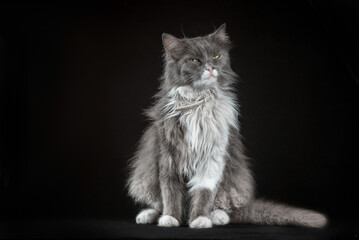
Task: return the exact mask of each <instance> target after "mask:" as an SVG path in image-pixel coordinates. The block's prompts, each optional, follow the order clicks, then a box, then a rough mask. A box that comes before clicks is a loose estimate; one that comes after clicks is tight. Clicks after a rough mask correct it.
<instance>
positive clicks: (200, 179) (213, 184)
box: [188, 154, 225, 228]
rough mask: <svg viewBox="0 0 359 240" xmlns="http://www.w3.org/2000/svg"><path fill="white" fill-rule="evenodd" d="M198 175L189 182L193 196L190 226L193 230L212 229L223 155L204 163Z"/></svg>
mask: <svg viewBox="0 0 359 240" xmlns="http://www.w3.org/2000/svg"><path fill="white" fill-rule="evenodd" d="M202 162H203V163H204V164H203V165H199V166H198V167H197V172H196V174H195V175H194V176H193V177H192V178H191V180H190V181H189V182H188V186H189V187H190V189H189V194H190V196H191V210H190V218H189V226H190V227H191V228H210V227H212V221H211V219H210V212H211V210H212V209H213V207H214V199H215V196H216V193H217V185H218V183H219V181H220V179H221V178H222V175H223V169H224V164H225V161H224V159H223V155H222V154H218V155H217V156H216V157H214V158H213V159H207V160H206V161H202Z"/></svg>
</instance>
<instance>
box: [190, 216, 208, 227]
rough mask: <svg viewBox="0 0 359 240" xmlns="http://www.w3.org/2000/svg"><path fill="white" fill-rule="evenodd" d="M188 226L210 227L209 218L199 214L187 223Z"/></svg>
mask: <svg viewBox="0 0 359 240" xmlns="http://www.w3.org/2000/svg"><path fill="white" fill-rule="evenodd" d="M189 227H190V228H211V227H212V222H211V219H209V218H208V217H205V216H199V217H197V218H196V219H195V220H193V221H192V222H191V223H190V224H189Z"/></svg>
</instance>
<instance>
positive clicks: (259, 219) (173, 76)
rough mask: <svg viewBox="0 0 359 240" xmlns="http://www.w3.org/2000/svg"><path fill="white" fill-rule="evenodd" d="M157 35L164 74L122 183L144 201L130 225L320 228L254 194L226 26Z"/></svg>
mask: <svg viewBox="0 0 359 240" xmlns="http://www.w3.org/2000/svg"><path fill="white" fill-rule="evenodd" d="M162 41H163V45H164V48H165V54H164V61H165V69H164V74H163V76H162V81H161V86H160V90H159V92H158V93H157V94H156V95H155V98H156V101H155V103H154V105H153V106H152V107H150V108H149V109H148V110H147V111H146V114H147V116H148V117H149V120H150V121H151V123H150V126H149V127H148V128H147V130H146V131H145V132H144V134H143V136H142V138H141V141H140V145H139V147H138V150H137V152H136V154H135V156H134V157H133V158H132V159H131V161H130V167H131V168H130V175H129V179H128V182H127V187H128V191H129V194H130V196H131V197H133V199H134V200H135V201H136V202H138V203H140V204H143V205H146V206H147V207H149V209H146V210H144V211H142V212H141V213H140V214H139V215H138V216H137V218H136V221H137V223H156V222H158V224H159V226H165V227H169V226H178V225H180V224H181V223H183V221H185V220H187V221H188V223H189V226H190V227H193V228H207V227H211V226H212V222H211V221H213V224H217V225H219V224H226V223H228V222H229V221H228V215H229V216H230V221H231V222H236V223H255V224H269V225H272V224H277V225H299V226H308V227H323V226H325V224H326V222H327V220H326V217H325V216H324V215H322V214H320V213H316V212H313V211H310V210H305V209H299V208H293V207H289V206H285V205H282V204H276V203H272V202H265V201H263V200H256V199H255V198H254V180H253V177H252V173H251V170H250V159H249V158H248V157H246V155H245V149H244V146H243V144H242V141H241V136H240V133H239V130H240V129H239V122H238V115H239V106H238V104H237V99H236V95H235V89H234V87H233V84H234V83H235V82H236V77H237V75H236V74H235V73H234V72H233V71H232V69H231V68H230V58H229V49H230V47H231V44H230V42H229V39H228V36H227V34H226V32H225V25H222V26H221V27H220V28H219V29H218V30H217V31H216V32H214V33H212V34H210V35H207V36H204V37H196V38H184V39H178V38H176V37H173V36H171V35H169V34H163V36H162ZM215 56H217V57H218V56H219V57H218V58H217V57H215ZM193 59H198V60H199V61H197V60H193ZM209 72H210V74H211V75H210V77H206V76H207V75H208V74H209ZM217 73H218V76H217ZM206 74H207V75H206ZM208 76H209V75H208ZM187 199H189V200H188V201H187ZM158 213H161V214H162V215H161V216H160V214H158ZM226 213H227V214H226ZM158 218H159V219H158ZM211 219H212V220H211Z"/></svg>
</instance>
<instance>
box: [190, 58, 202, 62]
mask: <svg viewBox="0 0 359 240" xmlns="http://www.w3.org/2000/svg"><path fill="white" fill-rule="evenodd" d="M189 60H190V61H191V62H200V60H199V59H195V58H190V59H189Z"/></svg>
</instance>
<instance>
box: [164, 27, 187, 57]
mask: <svg viewBox="0 0 359 240" xmlns="http://www.w3.org/2000/svg"><path fill="white" fill-rule="evenodd" d="M162 43H163V46H164V48H165V51H166V54H168V55H169V56H171V57H173V58H175V59H178V58H180V56H181V54H182V52H183V44H182V42H181V40H179V39H178V38H176V37H174V36H172V35H171V34H168V33H163V34H162Z"/></svg>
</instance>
